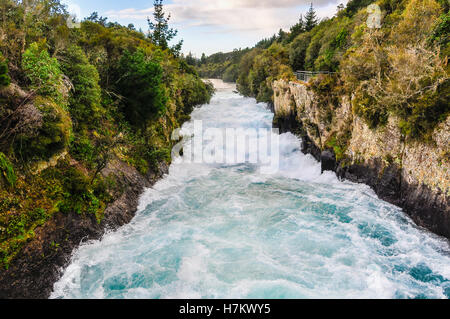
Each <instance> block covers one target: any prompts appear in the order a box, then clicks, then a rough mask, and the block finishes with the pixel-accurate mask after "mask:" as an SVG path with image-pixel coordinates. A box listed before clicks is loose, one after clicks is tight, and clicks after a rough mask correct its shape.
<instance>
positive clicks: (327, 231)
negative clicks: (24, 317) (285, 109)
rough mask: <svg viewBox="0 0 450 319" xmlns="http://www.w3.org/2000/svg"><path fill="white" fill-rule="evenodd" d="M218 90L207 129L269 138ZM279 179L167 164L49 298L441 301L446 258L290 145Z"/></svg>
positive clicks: (444, 251) (241, 102)
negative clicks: (125, 220) (128, 216)
mask: <svg viewBox="0 0 450 319" xmlns="http://www.w3.org/2000/svg"><path fill="white" fill-rule="evenodd" d="M215 84H216V86H217V88H218V91H217V93H216V95H215V96H214V97H213V99H212V101H211V103H210V104H209V105H204V106H201V107H199V108H197V109H195V110H194V112H193V114H192V119H193V120H192V121H191V122H188V123H186V124H185V125H184V127H183V132H184V133H185V134H187V135H189V133H190V132H191V131H192V126H193V121H194V120H203V126H204V127H208V126H209V127H219V128H225V127H232V128H243V127H244V128H249V127H250V128H251V127H255V128H256V127H271V123H272V119H273V114H272V113H271V112H270V111H269V110H267V106H266V105H265V104H264V103H260V104H257V103H256V101H255V100H254V99H251V98H244V97H242V96H239V95H238V94H236V93H233V89H234V88H233V86H231V85H226V84H224V83H222V82H219V81H215ZM279 140H280V170H279V172H277V173H274V174H271V175H263V174H261V173H260V171H259V169H258V167H257V165H255V164H249V163H241V164H234V165H226V164H221V165H219V164H195V163H192V164H186V163H176V162H175V163H173V164H172V165H171V167H170V173H169V174H168V175H167V176H165V177H164V178H163V179H162V180H160V181H159V182H158V183H157V184H156V185H155V186H154V187H152V188H151V189H148V190H146V191H145V193H144V194H143V195H142V198H141V200H140V206H139V211H138V213H137V214H136V217H135V218H134V219H133V220H132V222H131V223H130V224H128V225H126V226H123V227H122V228H120V229H119V230H118V231H115V232H111V233H108V234H106V235H105V236H104V237H103V239H102V240H100V241H92V242H89V243H85V244H83V245H82V246H81V247H80V248H79V249H78V250H76V251H75V253H74V255H73V257H72V260H71V264H70V265H69V266H68V267H67V268H66V269H65V271H64V275H63V276H62V278H61V279H60V281H59V282H57V283H56V284H55V286H54V292H53V294H52V298H449V297H450V281H449V279H450V247H449V244H448V242H447V241H445V240H443V239H441V238H439V237H437V236H434V235H432V234H431V233H429V232H427V231H425V230H423V229H420V228H418V227H416V226H415V225H414V224H413V223H412V222H411V221H410V219H409V218H408V217H406V215H405V214H404V213H403V212H402V211H401V210H400V209H399V208H397V207H395V206H392V205H390V204H388V203H386V202H384V201H382V200H380V199H378V198H377V196H376V195H375V194H374V192H373V191H372V190H371V189H370V188H369V187H368V186H365V185H359V184H354V183H350V182H341V181H339V180H338V179H337V178H336V176H335V174H334V173H331V172H325V173H324V174H321V170H320V164H319V163H317V162H316V161H315V160H314V159H313V158H312V157H311V156H310V155H304V154H302V153H301V152H300V141H299V140H298V139H297V138H296V137H294V136H293V135H292V134H283V135H281V136H279Z"/></svg>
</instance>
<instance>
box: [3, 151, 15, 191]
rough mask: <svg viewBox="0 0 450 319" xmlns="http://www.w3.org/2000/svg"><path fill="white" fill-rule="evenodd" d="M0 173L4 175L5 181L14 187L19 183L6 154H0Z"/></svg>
mask: <svg viewBox="0 0 450 319" xmlns="http://www.w3.org/2000/svg"><path fill="white" fill-rule="evenodd" d="M0 171H1V173H2V176H3V178H4V179H5V181H6V182H7V183H8V184H9V185H10V186H14V185H15V184H16V181H17V177H16V174H15V173H14V168H13V166H12V164H11V162H10V161H9V160H8V158H6V156H5V154H3V153H2V152H0Z"/></svg>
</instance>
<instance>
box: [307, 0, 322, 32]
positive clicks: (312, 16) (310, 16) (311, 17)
mask: <svg viewBox="0 0 450 319" xmlns="http://www.w3.org/2000/svg"><path fill="white" fill-rule="evenodd" d="M305 19H306V22H305V30H306V31H311V30H312V29H313V28H314V27H315V26H316V25H317V23H318V22H319V20H318V19H317V14H316V11H315V10H314V7H313V4H312V3H311V6H310V7H309V10H308V12H307V13H306V16H305Z"/></svg>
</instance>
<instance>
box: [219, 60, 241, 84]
mask: <svg viewBox="0 0 450 319" xmlns="http://www.w3.org/2000/svg"><path fill="white" fill-rule="evenodd" d="M238 72H239V69H238V65H237V64H231V65H230V66H229V67H227V68H226V70H225V72H224V73H223V76H222V80H224V81H225V82H232V83H234V82H236V81H237V79H238V76H239V74H238Z"/></svg>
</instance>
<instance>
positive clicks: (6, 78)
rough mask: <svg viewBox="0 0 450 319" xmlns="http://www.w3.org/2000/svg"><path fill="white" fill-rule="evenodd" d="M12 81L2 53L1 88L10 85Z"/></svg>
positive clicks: (0, 56)
mask: <svg viewBox="0 0 450 319" xmlns="http://www.w3.org/2000/svg"><path fill="white" fill-rule="evenodd" d="M10 83H11V79H10V77H9V75H8V64H7V63H6V61H5V60H4V59H3V56H2V54H1V53H0V88H2V87H5V86H8V85H9V84H10Z"/></svg>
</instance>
